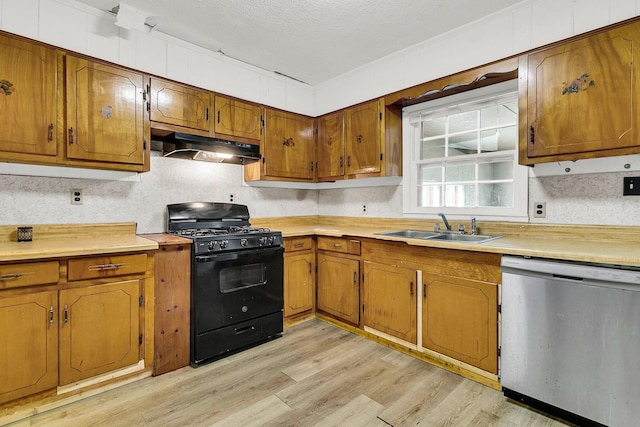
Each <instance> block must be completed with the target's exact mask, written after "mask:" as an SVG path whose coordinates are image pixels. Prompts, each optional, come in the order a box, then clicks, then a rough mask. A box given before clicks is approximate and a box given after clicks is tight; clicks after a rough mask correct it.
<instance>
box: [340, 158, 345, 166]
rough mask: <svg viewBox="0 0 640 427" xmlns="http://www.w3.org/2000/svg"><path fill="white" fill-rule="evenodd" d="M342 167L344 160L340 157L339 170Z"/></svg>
mask: <svg viewBox="0 0 640 427" xmlns="http://www.w3.org/2000/svg"><path fill="white" fill-rule="evenodd" d="M343 167H344V158H343V157H342V156H340V168H343Z"/></svg>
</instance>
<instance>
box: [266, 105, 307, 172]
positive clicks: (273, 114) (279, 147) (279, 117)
mask: <svg viewBox="0 0 640 427" xmlns="http://www.w3.org/2000/svg"><path fill="white" fill-rule="evenodd" d="M266 118H267V121H266V125H265V126H266V130H265V132H266V133H265V147H264V158H263V161H264V163H265V174H266V175H267V176H272V177H281V178H296V179H307V180H311V179H313V177H314V168H315V162H314V160H313V159H314V149H313V120H312V119H309V118H307V117H303V116H298V115H296V114H291V113H286V112H284V111H275V110H271V109H267V112H266Z"/></svg>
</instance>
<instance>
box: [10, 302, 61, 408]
mask: <svg viewBox="0 0 640 427" xmlns="http://www.w3.org/2000/svg"><path fill="white" fill-rule="evenodd" d="M57 312H58V304H57V292H56V291H47V292H34V293H29V294H26V295H21V296H16V297H10V298H0V325H2V327H1V328H0V342H2V346H0V402H6V401H9V400H13V399H17V398H19V397H23V396H28V395H30V394H33V393H37V392H40V391H43V390H47V389H51V388H54V387H56V385H57V384H58V320H57V317H56V316H57Z"/></svg>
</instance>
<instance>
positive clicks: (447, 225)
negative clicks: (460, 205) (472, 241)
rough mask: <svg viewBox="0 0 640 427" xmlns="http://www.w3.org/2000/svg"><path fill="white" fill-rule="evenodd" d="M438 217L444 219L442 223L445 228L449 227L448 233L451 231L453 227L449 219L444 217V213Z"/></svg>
mask: <svg viewBox="0 0 640 427" xmlns="http://www.w3.org/2000/svg"><path fill="white" fill-rule="evenodd" d="M438 216H439V217H440V218H442V222H444V226H445V227H447V231H451V225H449V221H447V217H446V216H444V214H443V213H442V212H440V213H439V214H438Z"/></svg>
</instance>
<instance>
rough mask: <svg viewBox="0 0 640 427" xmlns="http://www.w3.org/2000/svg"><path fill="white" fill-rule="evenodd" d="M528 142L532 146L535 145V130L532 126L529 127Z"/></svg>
mask: <svg viewBox="0 0 640 427" xmlns="http://www.w3.org/2000/svg"><path fill="white" fill-rule="evenodd" d="M529 142H530V143H532V144H535V143H536V130H535V128H534V127H533V125H532V126H529Z"/></svg>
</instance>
